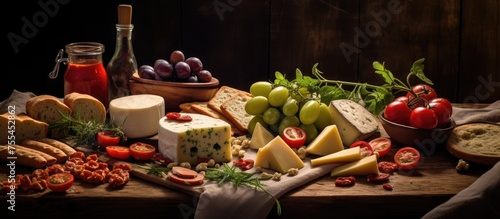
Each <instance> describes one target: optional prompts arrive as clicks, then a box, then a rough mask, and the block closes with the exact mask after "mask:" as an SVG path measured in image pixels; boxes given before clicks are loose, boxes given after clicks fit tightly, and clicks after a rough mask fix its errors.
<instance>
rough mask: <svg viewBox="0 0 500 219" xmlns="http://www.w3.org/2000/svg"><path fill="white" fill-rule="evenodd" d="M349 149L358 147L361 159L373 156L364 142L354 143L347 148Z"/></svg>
mask: <svg viewBox="0 0 500 219" xmlns="http://www.w3.org/2000/svg"><path fill="white" fill-rule="evenodd" d="M349 147H350V148H354V147H360V149H359V150H360V151H361V157H362V158H363V157H368V156H370V155H372V154H373V149H372V147H371V146H370V144H368V142H366V141H356V142H354V143H352V144H351V146H349Z"/></svg>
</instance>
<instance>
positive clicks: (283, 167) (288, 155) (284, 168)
mask: <svg viewBox="0 0 500 219" xmlns="http://www.w3.org/2000/svg"><path fill="white" fill-rule="evenodd" d="M255 166H260V167H263V168H268V169H272V170H275V171H277V172H280V173H286V172H288V170H289V169H290V168H298V169H301V168H302V167H304V162H302V160H301V159H300V158H299V156H298V155H297V154H296V153H295V152H294V151H293V150H292V149H291V148H290V146H288V145H287V144H286V142H285V141H283V139H282V138H281V137H280V136H279V135H278V136H276V137H275V138H274V139H273V140H272V141H270V142H269V143H267V144H266V145H265V146H264V147H262V148H260V149H259V150H258V151H257V157H256V159H255Z"/></svg>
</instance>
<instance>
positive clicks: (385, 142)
mask: <svg viewBox="0 0 500 219" xmlns="http://www.w3.org/2000/svg"><path fill="white" fill-rule="evenodd" d="M368 144H369V145H370V146H371V147H372V150H373V152H377V153H378V155H379V156H380V157H382V156H384V155H386V154H387V153H389V151H390V150H391V147H392V141H391V139H389V138H386V137H378V138H375V139H373V140H371V141H369V142H368Z"/></svg>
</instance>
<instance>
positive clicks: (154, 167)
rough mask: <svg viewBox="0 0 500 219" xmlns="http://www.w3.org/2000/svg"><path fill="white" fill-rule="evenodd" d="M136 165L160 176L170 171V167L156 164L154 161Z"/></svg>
mask: <svg viewBox="0 0 500 219" xmlns="http://www.w3.org/2000/svg"><path fill="white" fill-rule="evenodd" d="M136 166H137V167H139V168H141V169H145V170H147V171H148V174H153V175H156V176H159V177H164V176H165V174H167V173H168V171H170V168H167V167H163V166H160V165H158V164H154V163H146V164H144V165H139V164H136Z"/></svg>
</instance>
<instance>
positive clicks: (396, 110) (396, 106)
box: [384, 101, 411, 125]
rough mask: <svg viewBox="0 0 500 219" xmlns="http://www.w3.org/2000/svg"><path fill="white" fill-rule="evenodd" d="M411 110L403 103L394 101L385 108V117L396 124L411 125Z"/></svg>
mask: <svg viewBox="0 0 500 219" xmlns="http://www.w3.org/2000/svg"><path fill="white" fill-rule="evenodd" d="M410 115H411V109H410V107H408V105H406V103H404V102H402V101H393V102H391V103H389V105H387V107H385V110H384V117H385V118H386V119H387V120H389V121H391V122H394V123H398V124H402V125H410Z"/></svg>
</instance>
